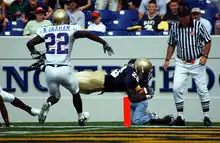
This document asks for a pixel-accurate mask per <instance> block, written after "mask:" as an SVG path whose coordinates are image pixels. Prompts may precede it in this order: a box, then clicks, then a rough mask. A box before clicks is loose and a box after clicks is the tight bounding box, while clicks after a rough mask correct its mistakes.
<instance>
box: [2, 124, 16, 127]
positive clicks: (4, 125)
mask: <svg viewBox="0 0 220 143" xmlns="http://www.w3.org/2000/svg"><path fill="white" fill-rule="evenodd" d="M13 127H15V126H13V125H11V124H10V123H8V124H1V126H0V128H13Z"/></svg>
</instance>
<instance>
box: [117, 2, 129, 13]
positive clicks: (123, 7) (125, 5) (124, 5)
mask: <svg viewBox="0 0 220 143" xmlns="http://www.w3.org/2000/svg"><path fill="white" fill-rule="evenodd" d="M127 9H129V6H128V0H118V7H117V11H120V10H127Z"/></svg>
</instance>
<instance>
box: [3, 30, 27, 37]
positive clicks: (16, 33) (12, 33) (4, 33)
mask: <svg viewBox="0 0 220 143" xmlns="http://www.w3.org/2000/svg"><path fill="white" fill-rule="evenodd" d="M2 36H23V31H4V32H2Z"/></svg>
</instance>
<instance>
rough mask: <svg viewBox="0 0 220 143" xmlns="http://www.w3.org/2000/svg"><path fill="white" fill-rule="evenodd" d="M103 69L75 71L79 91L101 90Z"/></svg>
mask: <svg viewBox="0 0 220 143" xmlns="http://www.w3.org/2000/svg"><path fill="white" fill-rule="evenodd" d="M106 74H107V73H106V72H104V71H82V72H77V73H76V78H77V81H78V85H79V92H80V93H84V94H90V93H93V92H97V91H102V90H103V88H104V80H105V75H106Z"/></svg>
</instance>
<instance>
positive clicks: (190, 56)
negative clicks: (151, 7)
mask: <svg viewBox="0 0 220 143" xmlns="http://www.w3.org/2000/svg"><path fill="white" fill-rule="evenodd" d="M210 40H211V37H210V35H209V33H208V32H207V30H206V28H205V27H204V25H203V24H202V23H201V22H200V21H196V20H192V19H191V20H190V25H189V26H187V27H184V26H182V25H181V24H180V23H175V24H173V25H172V27H171V29H170V36H169V40H168V44H169V45H171V46H173V47H177V57H178V58H180V59H182V60H187V61H189V60H195V59H197V58H198V57H199V56H201V54H202V52H203V49H204V43H208V42H210Z"/></svg>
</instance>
